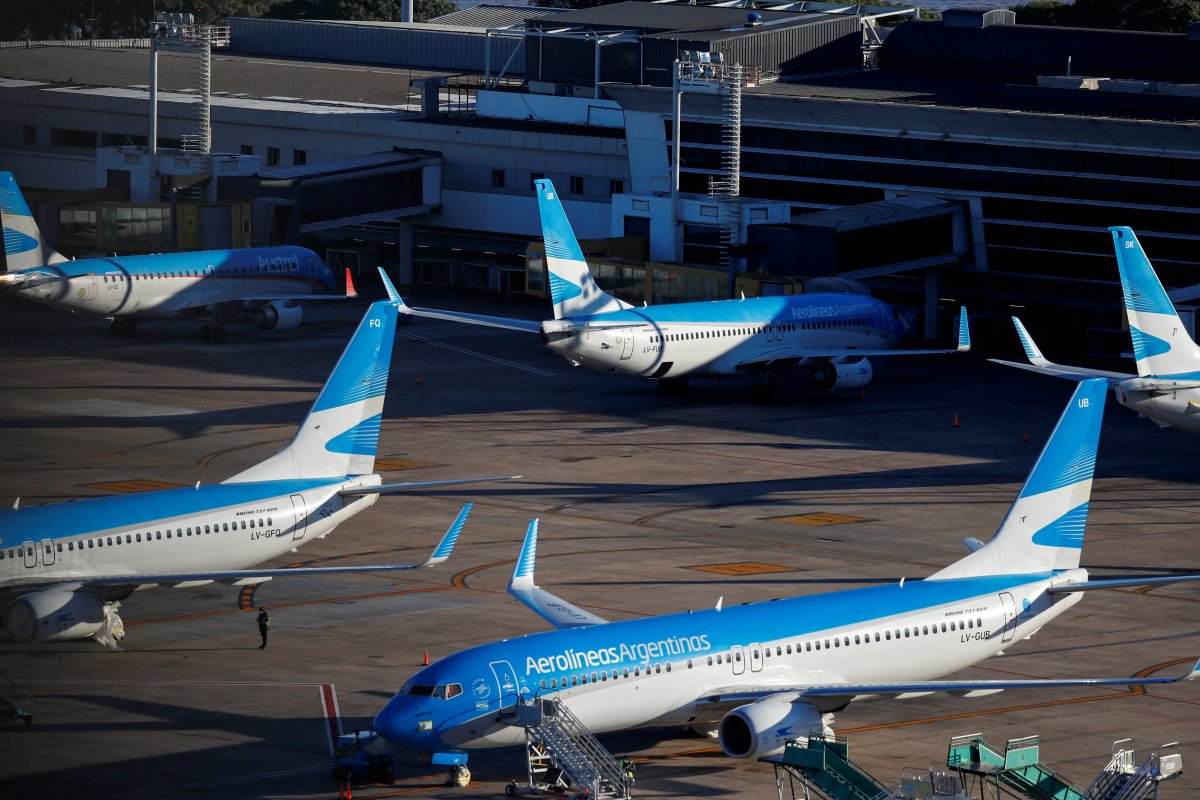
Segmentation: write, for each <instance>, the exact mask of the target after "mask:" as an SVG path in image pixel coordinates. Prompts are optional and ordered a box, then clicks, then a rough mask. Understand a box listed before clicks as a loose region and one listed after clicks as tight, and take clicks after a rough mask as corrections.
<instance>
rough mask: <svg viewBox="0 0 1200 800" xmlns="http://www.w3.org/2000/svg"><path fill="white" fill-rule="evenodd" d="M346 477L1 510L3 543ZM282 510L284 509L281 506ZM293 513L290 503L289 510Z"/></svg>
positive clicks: (123, 524) (225, 504) (150, 519)
mask: <svg viewBox="0 0 1200 800" xmlns="http://www.w3.org/2000/svg"><path fill="white" fill-rule="evenodd" d="M342 480H344V479H343V478H332V479H331V478H308V479H303V480H284V481H260V482H255V483H216V484H210V485H207V486H201V487H199V488H195V489H163V490H161V491H156V492H140V493H137V494H125V495H116V496H112V497H88V498H84V499H82V500H73V501H70V502H66V503H52V504H49V505H44V506H30V507H28V508H21V509H18V510H11V509H6V510H4V511H0V545H2V546H4V547H11V546H13V545H15V544H20V543H21V542H24V541H41V540H43V539H65V538H70V537H72V536H79V535H81V534H86V533H94V532H97V531H102V530H113V529H117V528H129V527H137V526H142V525H151V524H155V523H158V522H159V521H161V520H164V519H174V518H177V517H183V516H188V515H191V514H201V513H205V512H209V511H216V510H218V509H223V508H229V507H231V506H239V505H246V504H248V503H259V502H262V501H265V500H269V499H271V498H275V497H283V496H285V495H290V494H296V493H298V492H302V491H305V490H306V489H316V488H319V487H321V486H330V487H336V486H337V485H339V484H340V483H341V482H342ZM281 510H283V509H281ZM286 510H287V511H288V512H290V511H291V507H290V506H289V507H288V508H287V509H286Z"/></svg>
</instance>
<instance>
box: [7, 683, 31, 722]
mask: <svg viewBox="0 0 1200 800" xmlns="http://www.w3.org/2000/svg"><path fill="white" fill-rule="evenodd" d="M32 705H33V695H31V694H30V693H29V692H27V691H25V690H24V689H22V688H21V687H20V686H18V685H17V684H16V683H14V682H13V681H11V680H9V679H8V678H7V677H5V676H4V675H0V722H4V721H10V720H21V721H22V722H24V723H25V724H26V725H32V724H33V714H32V713H31V712H30V710H29V708H30V706H32Z"/></svg>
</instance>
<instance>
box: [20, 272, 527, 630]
mask: <svg viewBox="0 0 1200 800" xmlns="http://www.w3.org/2000/svg"><path fill="white" fill-rule="evenodd" d="M384 281H385V283H386V282H387V276H386V275H385V276H384ZM388 286H389V289H390V288H391V287H390V284H388ZM392 291H393V292H394V290H392ZM396 319H397V313H396V304H395V303H394V302H392V301H382V302H378V303H374V304H372V305H371V306H370V308H368V309H367V313H366V315H365V316H364V317H363V320H362V322H361V323H359V326H358V330H357V331H355V333H354V336H353V338H351V340H350V343H349V344H348V345H347V346H346V349H345V351H344V352H343V353H342V357H341V359H340V360H339V361H338V363H337V366H336V367H335V368H334V370H333V373H332V374H331V375H330V376H329V380H328V381H327V382H326V383H325V387H324V388H323V389H322V390H321V393H320V394H319V395H318V396H317V399H316V402H315V403H314V404H313V406H312V408H311V409H310V410H309V412H308V416H307V417H306V418H305V419H304V421H303V422H302V423H301V424H300V427H299V429H297V431H296V434H295V435H294V436H293V437H292V440H291V442H290V443H289V444H288V445H287V446H286V447H285V448H284V449H283V450H281V451H279V452H278V453H276V454H275V455H274V456H272V457H271V458H269V459H267V460H266V461H263V462H262V463H260V464H257V465H255V466H253V467H250V468H249V469H247V470H244V471H243V472H240V473H238V474H237V475H234V476H233V477H232V478H228V479H227V480H225V481H224V482H222V483H220V484H215V485H210V486H201V485H200V483H199V482H197V483H196V486H195V488H189V489H166V490H163V491H156V492H145V493H141V494H130V495H121V496H114V497H97V498H86V499H83V500H76V501H73V502H68V503H53V504H49V505H43V506H34V507H31V508H20V507H19V503H20V501H19V500H18V502H17V504H16V505H14V507H13V509H11V510H4V511H0V609H3V615H2V616H3V621H4V631H5V633H7V634H8V636H10V637H11V638H13V639H16V640H18V641H22V642H48V641H64V640H68V639H85V638H91V639H93V640H95V641H96V642H99V643H101V644H104V645H107V646H110V647H115V646H116V641H117V640H118V639H119V638H120V637H121V636H122V635H123V632H124V628H123V625H122V623H121V618H120V616H119V615H118V614H117V609H118V608H119V607H120V601H121V600H123V599H125V598H126V597H128V596H129V595H130V594H132V593H133V592H134V591H136V590H138V589H143V588H149V587H152V586H156V585H157V586H170V587H190V586H199V585H203V584H208V583H212V582H213V581H218V582H221V583H226V584H229V585H234V586H240V585H246V584H256V583H262V582H263V581H267V580H270V579H271V578H275V577H290V576H293V575H325V574H331V573H345V572H375V571H387V570H402V569H414V568H417V567H427V566H433V565H435V564H439V563H441V562H442V561H445V560H446V558H447V557H448V556H449V555H450V550H451V549H452V548H453V547H454V543H455V542H456V541H457V539H458V535H459V532H460V531H461V530H462V527H463V524H464V523H465V522H466V518H467V514H468V512H469V510H470V506H469V505H468V506H467V507H466V508H464V509H463V510H462V512H461V513H460V514H459V516H458V519H456V520H455V521H454V524H453V525H451V526H450V529H449V530H448V531H447V532H446V535H445V536H444V537H443V539H442V541H441V542H440V543H439V544H438V546H437V548H436V549H435V550H434V552H433V554H432V555H431V556H430V557H429V558H427V559H425V560H424V561H421V562H420V563H416V564H390V565H386V564H385V565H378V566H354V567H317V568H307V569H299V568H297V569H246V568H247V567H250V566H251V565H253V564H258V563H260V562H262V561H266V560H268V559H271V558H275V557H277V556H280V555H282V554H284V553H287V552H291V551H294V550H295V549H296V548H297V547H299V546H300V545H302V544H303V543H305V542H307V541H311V540H313V539H322V538H324V537H325V536H327V535H328V534H329V533H330V532H332V531H333V529H334V528H336V527H337V526H338V525H340V524H342V523H343V522H345V521H346V520H348V519H350V518H351V517H353V516H354V515H355V514H358V513H359V512H361V511H364V510H366V509H367V508H370V507H371V506H372V505H374V504H375V501H376V500H378V499H379V495H380V494H384V493H389V492H396V491H403V490H407V489H418V488H427V487H431V486H446V485H450V484H461V483H471V482H474V481H476V480H480V481H486V480H507V479H508V478H477V479H461V480H445V481H425V482H420V483H393V484H384V483H382V480H381V478H380V476H379V475H377V474H374V470H375V452H376V445H377V443H378V439H379V429H380V425H381V423H382V421H383V402H384V393H385V391H386V390H387V380H388V370H389V368H390V366H391V358H392V342H393V339H394V338H395V331H396Z"/></svg>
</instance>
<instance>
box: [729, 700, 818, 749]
mask: <svg viewBox="0 0 1200 800" xmlns="http://www.w3.org/2000/svg"><path fill="white" fill-rule="evenodd" d="M795 698H796V695H795V693H785V694H778V695H770V696H768V697H764V698H763V699H762V700H758V701H757V702H754V703H750V704H749V705H744V706H739V707H737V708H735V709H734V710H732V711H730V712H729V713H728V714H726V715H725V716H724V717H722V718H721V725H720V727H719V728H718V730H717V737H718V738H719V739H720V741H721V749H722V750H724V751H725V755H727V756H730V757H732V758H762V757H763V756H771V755H777V754H779V753H782V752H783V746H784V743H785V742H786V741H787V740H788V739H797V738H800V737H804V736H808V735H809V734H810V733H827V734H832V730H830V728H829V726H830V725H832V724H833V715H832V714H825V715H822V714H821V712H820V711H818V710H817V709H815V708H813V707H812V706H810V705H809V704H808V703H804V702H795Z"/></svg>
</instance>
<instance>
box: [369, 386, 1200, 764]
mask: <svg viewBox="0 0 1200 800" xmlns="http://www.w3.org/2000/svg"><path fill="white" fill-rule="evenodd" d="M1105 395H1106V387H1105V385H1104V381H1102V380H1098V379H1091V380H1087V381H1084V382H1082V383H1080V384H1079V386H1078V387H1077V388H1076V391H1075V393H1074V395H1073V396H1072V398H1071V400H1070V402H1069V404H1068V406H1067V408H1066V410H1065V412H1064V413H1063V415H1062V417H1061V418H1060V419H1059V422H1058V425H1057V426H1056V428H1055V430H1054V432H1053V434H1052V436H1051V438H1050V440H1049V441H1048V442H1047V444H1046V446H1045V448H1044V449H1043V450H1042V453H1041V455H1040V456H1039V458H1038V460H1037V462H1036V463H1035V465H1034V467H1033V470H1032V472H1031V473H1030V474H1029V476H1028V478H1027V479H1026V481H1025V484H1024V486H1023V488H1022V489H1021V490H1020V493H1019V494H1018V495H1017V499H1016V501H1015V502H1014V503H1013V505H1012V508H1011V509H1010V510H1009V512H1008V515H1007V516H1006V517H1005V518H1004V521H1003V523H1002V524H1001V525H1000V528H999V530H997V532H996V534H995V536H994V537H993V538H992V539H991V540H990V541H989V542H988V543H987V544H982V543H979V542H976V541H974V540H964V541H965V542H966V543H968V547H969V548H970V549H972V552H970V553H969V554H968V555H967V556H965V557H964V558H962V559H961V560H959V561H957V562H956V563H954V564H951V565H950V566H948V567H946V568H945V569H942V570H940V571H939V572H936V573H934V574H933V575H931V576H929V577H928V578H926V579H924V580H912V581H905V580H900V581H898V582H896V583H893V584H890V585H886V586H875V587H868V588H862V589H852V590H848V591H838V592H830V593H825V594H816V595H808V596H803V597H793V598H789V599H780V600H774V601H770V602H762V603H750V604H746V605H738V606H733V607H729V608H722V607H721V603H720V602H718V603H717V605H716V607H715V608H713V609H710V610H705V611H689V612H687V613H682V614H670V615H665V616H654V617H648V618H645V619H638V620H625V621H618V622H605V620H603V619H601V618H600V617H598V616H596V615H595V614H592V613H591V612H589V611H586V610H584V609H581V608H578V607H576V606H574V605H572V604H571V603H569V602H567V601H566V600H563V599H561V598H558V597H556V596H555V595H553V594H551V593H550V592H548V591H546V590H544V589H541V588H540V587H538V586H536V585H535V584H534V578H533V573H534V557H535V553H536V543H537V538H536V537H537V521H536V520H535V521H534V522H533V523H532V524H531V525H530V527H529V531H528V533H527V535H526V538H525V543H524V546H523V548H522V551H521V555H520V557H519V559H518V561H517V565H516V568H515V570H514V572H513V576H512V580H511V582H510V583H509V591H510V593H512V594H513V595H514V596H516V597H517V598H518V599H519V600H521V601H522V602H523V603H525V604H526V605H528V606H529V607H530V608H532V609H533V610H534V611H535V612H536V613H538V614H539V615H541V616H542V617H543V618H544V619H546V620H547V621H549V622H550V623H551V624H552V625H554V626H555V627H556V628H558V630H554V631H547V632H541V633H534V634H530V635H527V636H522V637H517V638H513V639H509V640H505V641H498V642H493V643H490V644H484V645H480V646H478V647H473V648H470V649H468V650H464V651H462V652H459V653H457V654H455V655H452V656H449V657H447V658H444V659H442V660H440V661H438V662H436V663H435V664H432V665H430V666H429V667H426V668H424V669H421V670H419V671H418V672H417V673H416V674H415V675H413V676H412V678H411V679H410V680H409V681H408V682H407V683H406V684H405V685H404V687H403V688H402V689H401V690H400V691H399V693H398V694H396V695H395V696H394V697H393V698H392V699H391V700H390V701H389V702H388V703H387V705H385V706H384V708H383V709H382V710H381V711H380V712H379V713H378V715H377V716H376V718H375V729H376V730H377V731H379V732H380V733H381V734H383V735H384V736H385V737H386V738H388V739H390V740H391V741H393V742H396V743H398V744H402V745H405V746H408V747H411V748H413V749H416V750H418V751H424V752H432V753H436V754H442V755H444V756H450V755H451V754H457V753H462V752H463V751H465V750H467V749H470V748H481V747H496V746H503V745H512V744H516V743H520V742H523V741H524V730H523V728H522V727H521V725H520V723H519V722H517V721H516V719H515V717H514V716H513V711H514V706H515V705H516V704H517V703H518V702H520V701H528V700H530V699H532V698H538V699H541V700H557V701H561V703H562V704H564V705H565V706H566V707H567V708H568V709H569V710H570V711H571V712H572V713H573V714H574V715H575V716H576V717H578V718H579V720H580V721H581V722H582V723H583V724H584V725H585V726H586V727H587V728H588V729H589V730H590V731H592V732H594V733H600V732H605V731H613V730H623V729H628V728H637V727H644V726H676V725H681V726H692V727H696V728H698V729H701V730H708V731H711V730H712V729H713V728H714V727H715V728H716V730H717V733H718V737H719V739H720V743H721V747H722V748H723V750H724V751H725V753H727V754H728V755H730V756H733V757H735V758H757V757H761V756H766V755H771V754H776V753H779V752H781V751H782V749H783V747H784V743H785V741H786V740H787V739H789V738H796V737H800V736H804V735H806V734H808V733H810V732H812V733H821V732H829V731H830V730H831V727H832V724H833V712H835V711H838V710H840V709H842V708H844V707H845V706H846V705H847V704H849V703H850V702H851V701H853V700H855V699H861V698H864V696H872V695H895V696H905V695H907V696H913V695H920V694H930V693H932V692H951V693H957V694H961V695H966V696H975V695H983V694H991V693H994V692H996V691H998V690H1003V689H1010V688H1014V689H1015V688H1024V687H1049V686H1075V685H1128V684H1136V685H1145V684H1156V683H1171V682H1174V681H1178V680H1183V679H1184V678H1192V677H1194V676H1195V675H1197V674H1200V662H1197V664H1196V665H1194V666H1193V667H1192V668H1190V669H1189V671H1188V673H1187V674H1186V675H1184V676H1181V677H1165V676H1164V677H1153V678H1069V679H1061V680H1059V679H1055V680H983V681H980V680H939V679H938V678H939V676H942V675H948V674H950V673H953V672H955V671H957V670H960V669H963V668H965V667H969V666H971V665H973V664H977V663H979V662H980V661H983V660H985V659H987V658H989V657H990V656H993V655H996V654H998V653H1000V652H1001V651H1003V650H1006V649H1008V648H1010V647H1013V646H1015V645H1016V644H1017V643H1018V642H1020V641H1022V640H1025V639H1028V638H1030V637H1031V636H1033V635H1034V634H1035V633H1037V632H1038V631H1039V630H1040V629H1041V628H1042V627H1043V626H1044V625H1046V624H1048V623H1049V622H1051V621H1052V620H1054V619H1055V618H1056V617H1059V616H1061V615H1062V614H1063V613H1065V612H1066V611H1068V610H1069V609H1070V608H1072V607H1073V606H1074V605H1075V604H1076V603H1077V602H1079V600H1080V599H1081V597H1082V593H1083V592H1086V591H1088V590H1092V589H1111V588H1116V587H1121V586H1130V585H1145V584H1154V583H1169V582H1172V581H1176V580H1181V579H1182V580H1197V579H1200V575H1192V576H1183V577H1182V578H1181V577H1180V576H1172V577H1159V578H1155V577H1149V578H1144V579H1140V580H1128V581H1127V580H1089V579H1088V573H1087V571H1086V570H1084V569H1081V568H1080V566H1079V561H1080V554H1081V549H1082V546H1083V538H1084V525H1085V520H1086V515H1087V509H1088V503H1089V500H1090V496H1091V486H1092V476H1093V471H1094V466H1095V457H1096V447H1097V442H1098V439H1099V434H1100V423H1101V417H1102V415H1103V411H1104V400H1105ZM435 763H448V761H446V760H445V759H443V761H435Z"/></svg>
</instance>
